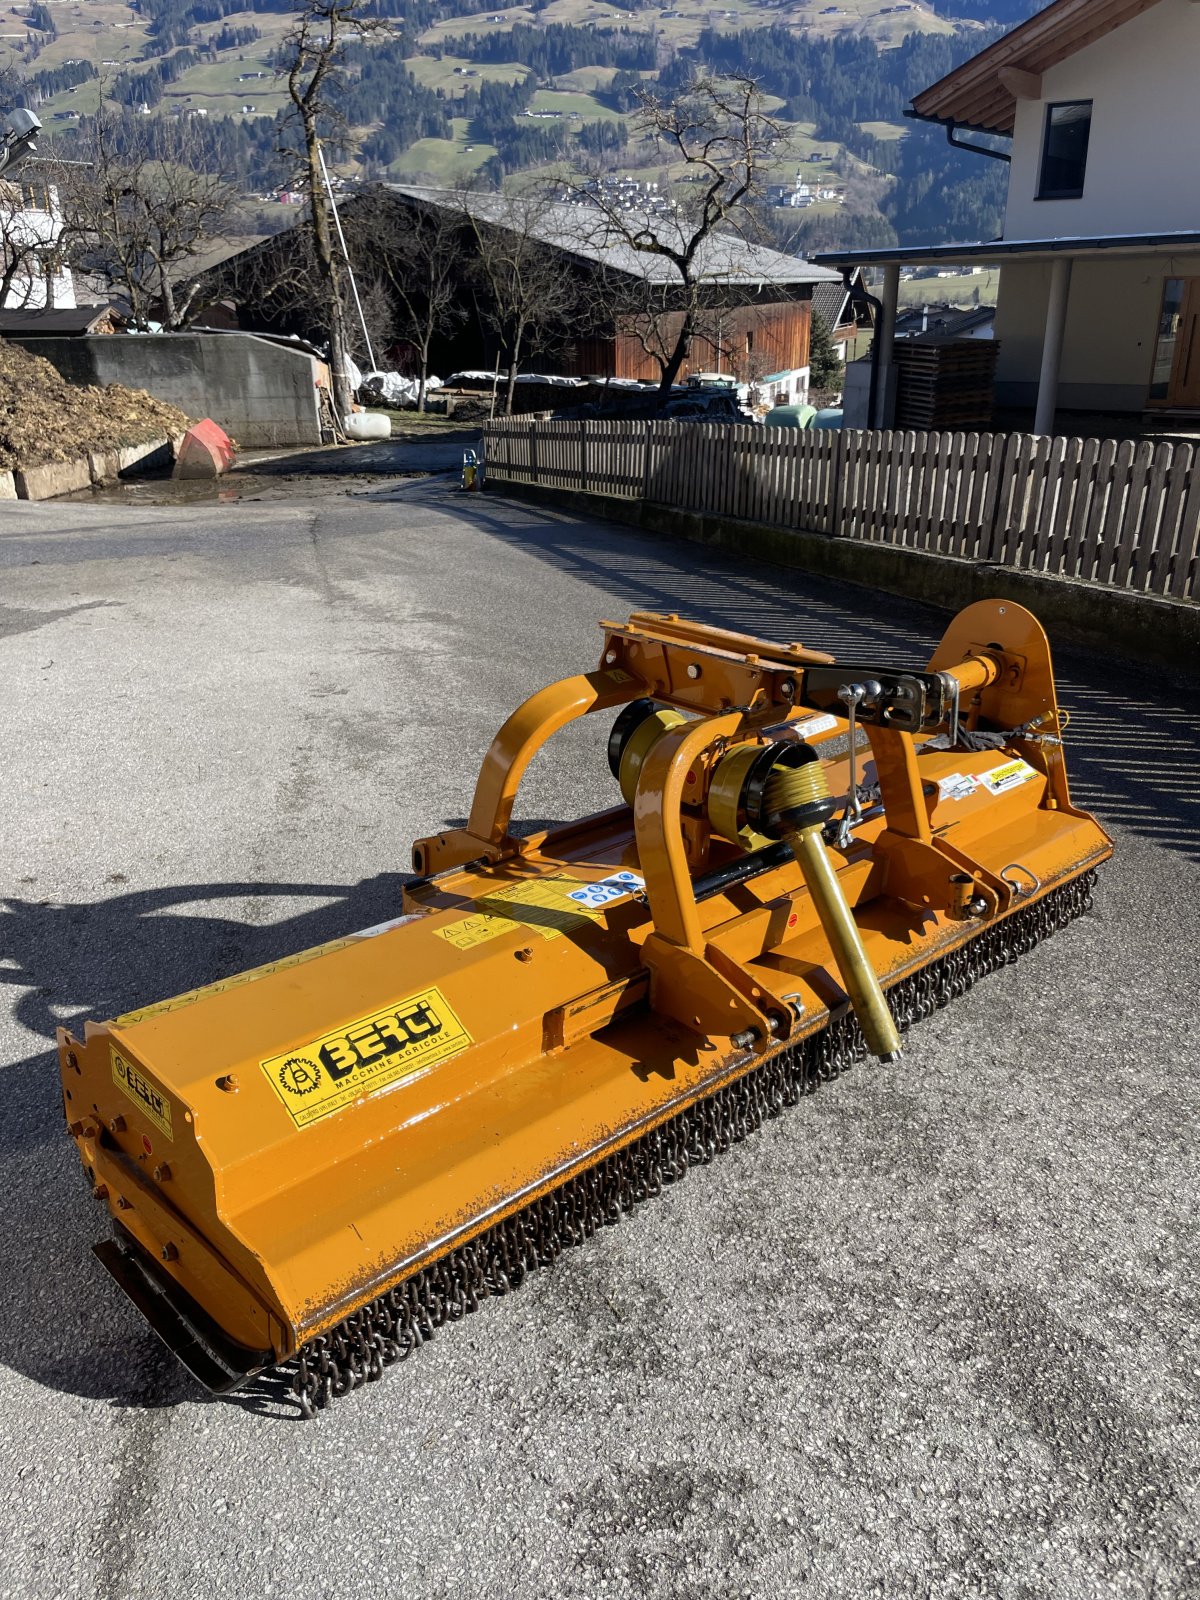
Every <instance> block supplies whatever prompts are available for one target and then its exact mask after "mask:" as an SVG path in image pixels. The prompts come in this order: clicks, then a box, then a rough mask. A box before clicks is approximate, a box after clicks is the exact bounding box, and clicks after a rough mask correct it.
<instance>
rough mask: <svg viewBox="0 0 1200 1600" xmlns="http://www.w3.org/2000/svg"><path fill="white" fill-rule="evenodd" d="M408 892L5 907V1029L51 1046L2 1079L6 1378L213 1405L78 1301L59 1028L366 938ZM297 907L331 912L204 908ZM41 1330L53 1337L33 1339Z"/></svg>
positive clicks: (375, 883) (319, 888) (145, 1346)
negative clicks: (7, 1226) (349, 938)
mask: <svg viewBox="0 0 1200 1600" xmlns="http://www.w3.org/2000/svg"><path fill="white" fill-rule="evenodd" d="M410 878H411V874H408V873H399V872H385V873H380V874H379V875H378V876H376V877H373V878H368V879H364V880H363V881H362V882H360V883H357V884H353V885H346V884H324V883H248V882H236V883H217V884H186V885H181V886H179V887H177V888H164V889H152V890H144V891H142V890H136V891H132V892H129V893H124V894H116V895H114V896H113V898H111V899H108V900H97V901H94V902H90V903H76V904H67V905H59V904H47V903H44V902H40V901H37V900H34V899H32V898H30V899H16V898H9V899H6V900H3V901H0V911H2V912H3V913H4V919H3V924H2V926H3V928H4V934H5V943H4V947H3V957H4V959H5V963H6V964H5V965H4V966H3V967H0V983H4V984H8V985H11V986H14V987H16V988H18V989H24V991H25V992H24V993H23V994H21V995H20V996H19V998H18V999H17V1001H16V1003H15V1004H14V1006H13V1008H12V1009H13V1015H14V1016H15V1018H16V1019H17V1020H18V1021H19V1022H20V1023H22V1024H23V1025H24V1026H25V1027H26V1028H28V1029H29V1030H30V1031H31V1032H33V1033H35V1034H39V1035H41V1036H43V1037H44V1038H45V1039H46V1048H45V1049H44V1050H39V1051H38V1052H37V1053H36V1054H34V1055H31V1056H28V1057H26V1058H25V1059H23V1060H20V1061H17V1062H15V1063H14V1064H13V1065H12V1066H11V1067H9V1068H8V1069H7V1070H6V1071H5V1074H4V1082H5V1097H6V1102H5V1115H4V1117H3V1118H0V1163H2V1164H3V1167H4V1170H5V1171H6V1172H7V1173H8V1174H9V1176H10V1181H12V1182H17V1183H20V1184H21V1185H22V1188H23V1191H24V1194H25V1203H24V1205H23V1208H22V1219H21V1228H22V1248H21V1250H19V1251H12V1252H9V1256H8V1260H7V1261H6V1269H5V1279H6V1282H5V1289H6V1293H5V1295H4V1297H3V1301H2V1302H0V1364H3V1365H4V1366H7V1367H9V1368H11V1369H12V1370H13V1371H15V1372H19V1373H21V1374H22V1375H23V1376H24V1377H26V1378H29V1379H30V1380H31V1381H32V1382H34V1383H38V1384H42V1385H44V1386H46V1387H48V1388H51V1389H58V1390H60V1391H62V1392H63V1393H66V1394H73V1395H78V1396H80V1397H81V1398H84V1399H91V1400H110V1401H112V1402H113V1403H114V1404H115V1405H117V1406H127V1407H131V1408H138V1409H154V1408H160V1407H170V1406H175V1405H179V1404H182V1403H184V1402H194V1401H197V1400H200V1399H205V1398H207V1396H206V1395H205V1391H204V1390H203V1389H202V1388H201V1386H200V1385H199V1384H198V1383H196V1382H195V1381H194V1380H193V1379H192V1378H190V1377H189V1376H188V1375H187V1374H186V1373H185V1372H183V1370H182V1369H181V1368H180V1367H179V1366H178V1364H177V1363H176V1362H175V1360H174V1358H173V1357H172V1356H171V1355H170V1353H169V1352H168V1351H167V1349H166V1348H165V1346H163V1345H161V1344H160V1343H159V1341H158V1338H157V1337H156V1336H155V1335H154V1334H152V1333H150V1332H149V1330H148V1329H146V1328H145V1327H144V1325H143V1324H142V1323H141V1322H140V1320H139V1319H138V1317H137V1316H136V1315H135V1314H134V1313H133V1312H132V1309H131V1308H130V1307H129V1306H128V1305H127V1304H126V1303H125V1302H124V1301H123V1300H121V1299H119V1298H118V1297H116V1296H93V1295H91V1294H84V1295H81V1293H80V1280H81V1279H82V1280H83V1281H85V1282H92V1283H94V1284H96V1285H100V1284H101V1283H102V1282H103V1280H104V1277H105V1274H104V1270H103V1268H102V1267H101V1266H100V1264H99V1263H98V1262H97V1261H95V1260H94V1259H93V1257H92V1254H91V1250H90V1244H91V1242H92V1241H94V1240H99V1239H100V1238H102V1237H103V1236H104V1233H105V1232H106V1230H105V1229H104V1228H103V1227H101V1226H98V1224H99V1222H100V1218H99V1215H98V1213H97V1212H96V1211H95V1210H94V1205H93V1202H92V1200H91V1198H90V1197H89V1195H88V1192H87V1189H86V1187H85V1184H84V1180H83V1176H82V1174H81V1171H80V1168H79V1163H78V1160H77V1158H76V1157H75V1155H74V1153H73V1152H72V1151H71V1150H70V1149H69V1148H68V1147H67V1146H66V1145H65V1143H64V1141H63V1140H62V1137H61V1122H62V1099H61V1094H60V1090H59V1087H58V1081H57V1076H58V1075H57V1069H56V1065H55V1052H54V1049H53V1040H54V1032H55V1029H56V1028H57V1027H58V1026H60V1025H67V1026H70V1025H71V1024H72V1023H75V1022H76V1021H77V1020H78V1019H81V1018H83V1017H87V1016H96V1015H101V1014H103V1015H105V1016H114V1015H117V1014H119V1013H120V1012H122V1011H126V1010H129V1009H130V1008H131V1007H134V1006H137V1005H140V1004H145V1003H147V1002H150V1001H157V1000H160V999H162V998H164V997H165V996H169V995H176V994H182V993H185V992H186V991H187V990H189V989H193V988H197V987H199V986H201V985H204V984H208V983H214V982H217V981H219V980H220V979H221V978H223V977H228V976H231V975H232V974H234V973H238V972H243V971H245V970H246V969H247V968H251V967H256V966H262V965H264V964H266V963H267V962H270V961H275V960H278V959H280V958H282V957H284V956H291V955H295V954H296V953H297V952H298V951H300V950H304V949H308V948H310V947H311V946H314V945H319V944H323V943H325V942H326V941H327V940H330V939H336V938H339V937H341V936H343V935H345V934H348V933H352V932H354V931H355V930H356V929H360V928H367V927H371V926H373V925H374V924H375V923H378V922H382V921H385V920H386V919H387V918H389V917H393V916H396V915H397V913H398V911H399V908H400V905H401V901H402V894H401V891H402V888H403V885H404V884H405V883H407V882H408V881H409V880H410ZM297 898H299V899H303V900H305V901H313V900H318V901H322V902H324V903H323V904H320V905H319V906H317V907H316V908H310V909H305V910H304V911H302V912H299V913H297V914H295V915H292V916H286V915H285V916H283V917H281V918H280V920H278V921H273V922H246V921H240V920H238V919H237V918H236V917H235V916H223V915H220V914H214V912H213V910H212V909H211V908H212V907H213V906H214V905H219V904H220V903H221V902H230V901H240V902H243V903H244V902H246V901H247V900H250V901H252V902H254V908H255V911H256V912H257V914H259V915H264V916H265V915H267V914H268V913H269V912H270V911H271V910H278V909H279V908H280V903H281V902H283V903H286V902H287V901H289V900H296V899H297ZM85 1306H86V1307H87V1309H86V1311H85V1310H84V1309H83V1308H84V1307H85ZM35 1327H40V1328H43V1329H46V1330H51V1329H52V1330H53V1335H52V1336H51V1335H50V1334H49V1332H48V1333H47V1337H46V1338H44V1339H39V1338H31V1337H30V1329H31V1328H35ZM276 1390H278V1397H277V1396H276V1392H275V1391H276ZM283 1396H284V1385H283V1383H282V1381H281V1380H279V1379H278V1378H277V1377H276V1379H275V1380H274V1381H273V1382H272V1381H271V1380H263V1381H260V1382H258V1383H256V1384H255V1385H254V1386H253V1387H252V1388H251V1389H249V1390H247V1391H245V1392H242V1393H238V1394H235V1395H231V1396H229V1397H228V1398H229V1399H230V1400H232V1401H233V1402H234V1403H235V1404H237V1405H240V1406H242V1407H244V1408H245V1409H248V1410H250V1411H254V1412H262V1413H265V1414H269V1415H271V1416H273V1417H277V1418H282V1417H285V1416H286V1417H287V1418H288V1419H289V1420H292V1419H295V1420H299V1416H298V1413H297V1412H296V1409H295V1405H294V1403H293V1404H291V1405H287V1404H285V1403H284V1399H283Z"/></svg>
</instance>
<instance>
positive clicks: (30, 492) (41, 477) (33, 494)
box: [0, 439, 176, 500]
mask: <svg viewBox="0 0 1200 1600" xmlns="http://www.w3.org/2000/svg"><path fill="white" fill-rule="evenodd" d="M175 444H176V441H175V440H172V439H147V440H144V441H143V442H142V443H141V444H128V445H124V446H122V447H121V448H120V449H118V450H93V451H91V452H90V453H89V454H88V455H86V456H76V457H75V459H74V460H73V461H44V462H43V463H42V464H41V465H40V466H36V467H17V468H16V469H15V470H14V471H12V472H0V500H53V499H55V498H56V497H57V496H58V495H60V494H74V493H75V491H76V490H78V489H90V488H92V487H93V486H94V487H97V488H98V487H99V486H100V485H101V484H105V483H116V482H117V481H118V480H119V479H121V478H138V477H142V476H144V475H145V474H146V473H150V472H166V471H167V470H169V468H170V466H171V463H172V462H173V461H174V459H175ZM10 491H11V492H10Z"/></svg>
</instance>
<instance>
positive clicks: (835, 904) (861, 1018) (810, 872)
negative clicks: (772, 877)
mask: <svg viewBox="0 0 1200 1600" xmlns="http://www.w3.org/2000/svg"><path fill="white" fill-rule="evenodd" d="M787 837H788V840H789V842H790V844H791V846H792V850H793V851H794V853H795V856H796V860H797V861H798V862H799V863H800V870H801V872H803V874H804V881H805V883H806V884H807V885H808V892H809V894H811V895H812V897H813V904H814V905H815V906H816V908H817V915H818V916H819V917H820V919H821V927H822V928H823V929H824V930H825V937H826V938H827V939H828V940H829V944H830V948H831V949H832V951H833V959H834V960H835V961H836V962H837V969H838V974H839V976H840V977H841V980H842V987H843V988H844V989H845V991H846V993H847V994H848V995H849V996H850V1004H851V1005H852V1006H853V1007H854V1015H855V1016H856V1017H857V1018H858V1025H859V1027H860V1028H861V1029H862V1032H863V1038H864V1039H865V1040H866V1041H867V1049H868V1050H869V1051H870V1052H871V1054H872V1055H873V1056H878V1057H879V1059H880V1060H881V1061H895V1060H897V1059H898V1058H899V1055H900V1035H899V1033H898V1032H897V1031H896V1024H895V1022H894V1021H893V1020H892V1013H891V1012H890V1011H889V1010H888V1003H887V1001H886V1000H885V999H884V995H883V990H882V989H881V988H880V985H879V979H878V978H877V977H876V975H875V969H874V967H873V966H872V965H871V963H870V960H869V959H868V957H867V952H866V951H865V950H864V949H863V942H862V935H861V934H860V933H859V931H858V924H857V923H856V922H855V920H854V914H853V912H852V911H851V910H850V907H849V906H848V905H847V904H846V897H845V895H844V894H843V893H842V886H841V884H840V883H839V882H838V877H837V873H836V872H835V871H834V870H833V866H832V865H831V863H830V860H829V856H828V853H827V852H826V849H825V841H824V840H823V839H822V838H821V830H820V828H819V827H816V828H800V829H798V830H796V831H794V832H789V833H788V835H787Z"/></svg>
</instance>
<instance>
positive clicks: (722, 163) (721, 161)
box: [585, 75, 787, 399]
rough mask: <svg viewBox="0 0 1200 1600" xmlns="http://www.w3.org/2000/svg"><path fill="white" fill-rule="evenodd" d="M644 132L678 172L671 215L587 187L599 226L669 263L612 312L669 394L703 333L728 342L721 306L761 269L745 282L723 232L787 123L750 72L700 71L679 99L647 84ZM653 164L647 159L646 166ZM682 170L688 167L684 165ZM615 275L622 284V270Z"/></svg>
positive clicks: (629, 286)
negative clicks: (770, 107)
mask: <svg viewBox="0 0 1200 1600" xmlns="http://www.w3.org/2000/svg"><path fill="white" fill-rule="evenodd" d="M639 98H640V101H641V108H640V111H639V113H638V117H637V120H636V131H637V133H638V134H640V136H641V137H642V139H643V140H645V141H646V142H648V143H649V144H650V145H651V146H652V147H653V150H654V152H655V157H654V159H661V160H663V161H664V162H666V163H669V164H670V166H671V168H673V169H674V170H675V171H676V173H677V174H678V176H679V181H678V182H676V183H675V184H674V185H673V187H672V190H671V199H672V201H673V204H672V207H671V209H670V210H669V211H668V212H666V213H653V214H652V213H650V212H649V211H646V212H643V213H639V212H636V211H633V212H630V211H627V210H625V209H624V208H623V206H622V205H621V204H620V203H619V201H618V199H617V198H616V197H615V196H614V195H612V194H611V192H610V191H609V190H607V189H606V187H605V185H604V184H602V183H596V182H594V181H593V182H591V183H589V184H588V185H587V186H586V190H585V194H586V198H587V200H588V201H589V202H590V203H591V204H592V205H593V206H594V207H596V208H597V209H598V210H599V212H600V217H599V219H598V227H599V229H600V231H601V233H602V235H603V236H604V238H605V239H606V240H609V241H611V240H617V241H620V242H621V243H623V244H625V245H626V246H627V247H628V248H629V249H631V250H633V251H636V252H637V253H638V254H639V255H642V256H646V257H652V258H656V259H657V260H658V261H659V262H661V263H663V264H664V265H665V266H666V268H667V272H666V274H665V275H663V274H658V273H654V272H649V273H647V274H646V275H644V277H643V278H642V281H641V282H640V283H638V282H635V281H631V280H630V279H629V278H628V277H626V278H625V280H624V281H623V282H621V284H620V288H619V290H617V292H616V299H615V302H614V313H615V315H616V316H617V317H618V318H619V319H620V322H621V326H622V328H623V329H624V330H627V331H628V332H629V333H631V334H632V335H633V337H635V338H637V339H638V340H639V342H640V343H641V344H642V347H643V349H645V350H646V353H647V354H648V355H651V356H652V357H653V358H654V359H655V360H656V361H657V362H658V364H659V367H660V370H661V374H662V376H661V381H660V385H659V395H660V397H661V398H662V399H665V398H666V396H667V394H668V393H669V391H670V389H671V385H672V384H673V383H674V382H675V379H676V378H677V377H678V375H679V370H680V368H681V367H682V365H683V363H684V360H685V359H686V357H687V353H688V349H689V347H690V345H691V343H692V341H693V339H696V338H702V339H704V340H706V341H707V342H710V343H713V342H714V339H715V348H717V349H719V348H720V338H721V335H720V329H719V326H718V324H719V321H720V319H721V313H722V311H728V309H729V308H730V307H731V306H733V305H735V304H737V303H738V302H739V301H741V302H742V303H745V301H746V299H747V298H748V295H749V292H750V289H751V280H752V277H753V274H752V273H751V272H749V271H746V272H745V282H744V283H739V282H738V268H737V263H736V256H735V252H733V251H731V250H729V249H728V248H727V247H723V245H722V237H723V236H724V235H727V234H728V233H729V232H730V231H731V230H735V229H736V228H737V227H738V225H739V224H740V223H741V221H742V218H743V216H744V215H745V214H746V213H745V207H746V205H747V203H748V202H750V201H753V200H755V199H758V198H759V197H760V195H761V191H762V185H763V180H764V177H765V174H766V172H767V171H768V170H769V167H770V165H771V164H772V163H773V162H776V161H778V159H779V155H780V150H781V146H783V145H784V144H785V141H786V137H787V129H786V127H785V125H784V124H783V123H781V122H780V121H779V120H778V119H777V118H775V117H773V116H771V115H770V114H769V113H768V112H767V110H766V107H765V101H764V97H763V95H762V93H761V91H760V90H759V88H758V85H757V84H756V83H755V82H754V80H753V79H752V78H745V77H732V78H714V77H710V76H703V75H702V76H698V77H696V78H693V79H692V81H691V82H690V83H689V84H688V85H687V86H686V87H685V88H684V89H683V90H682V91H681V92H680V94H679V95H677V96H676V97H675V98H674V99H672V100H662V99H660V98H659V96H658V94H657V93H656V92H655V91H654V90H652V89H647V90H645V91H644V93H642V94H641V95H640V96H639ZM647 164H649V163H647ZM680 168H682V171H680V170H679V169H680ZM608 281H609V282H610V283H612V284H614V285H615V284H616V283H617V277H616V275H615V274H612V275H610V276H609V279H608Z"/></svg>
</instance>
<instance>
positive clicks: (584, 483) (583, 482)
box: [579, 422, 588, 494]
mask: <svg viewBox="0 0 1200 1600" xmlns="http://www.w3.org/2000/svg"><path fill="white" fill-rule="evenodd" d="M579 488H580V491H581V493H583V494H586V493H587V492H588V472H587V423H586V422H580V424H579Z"/></svg>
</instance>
